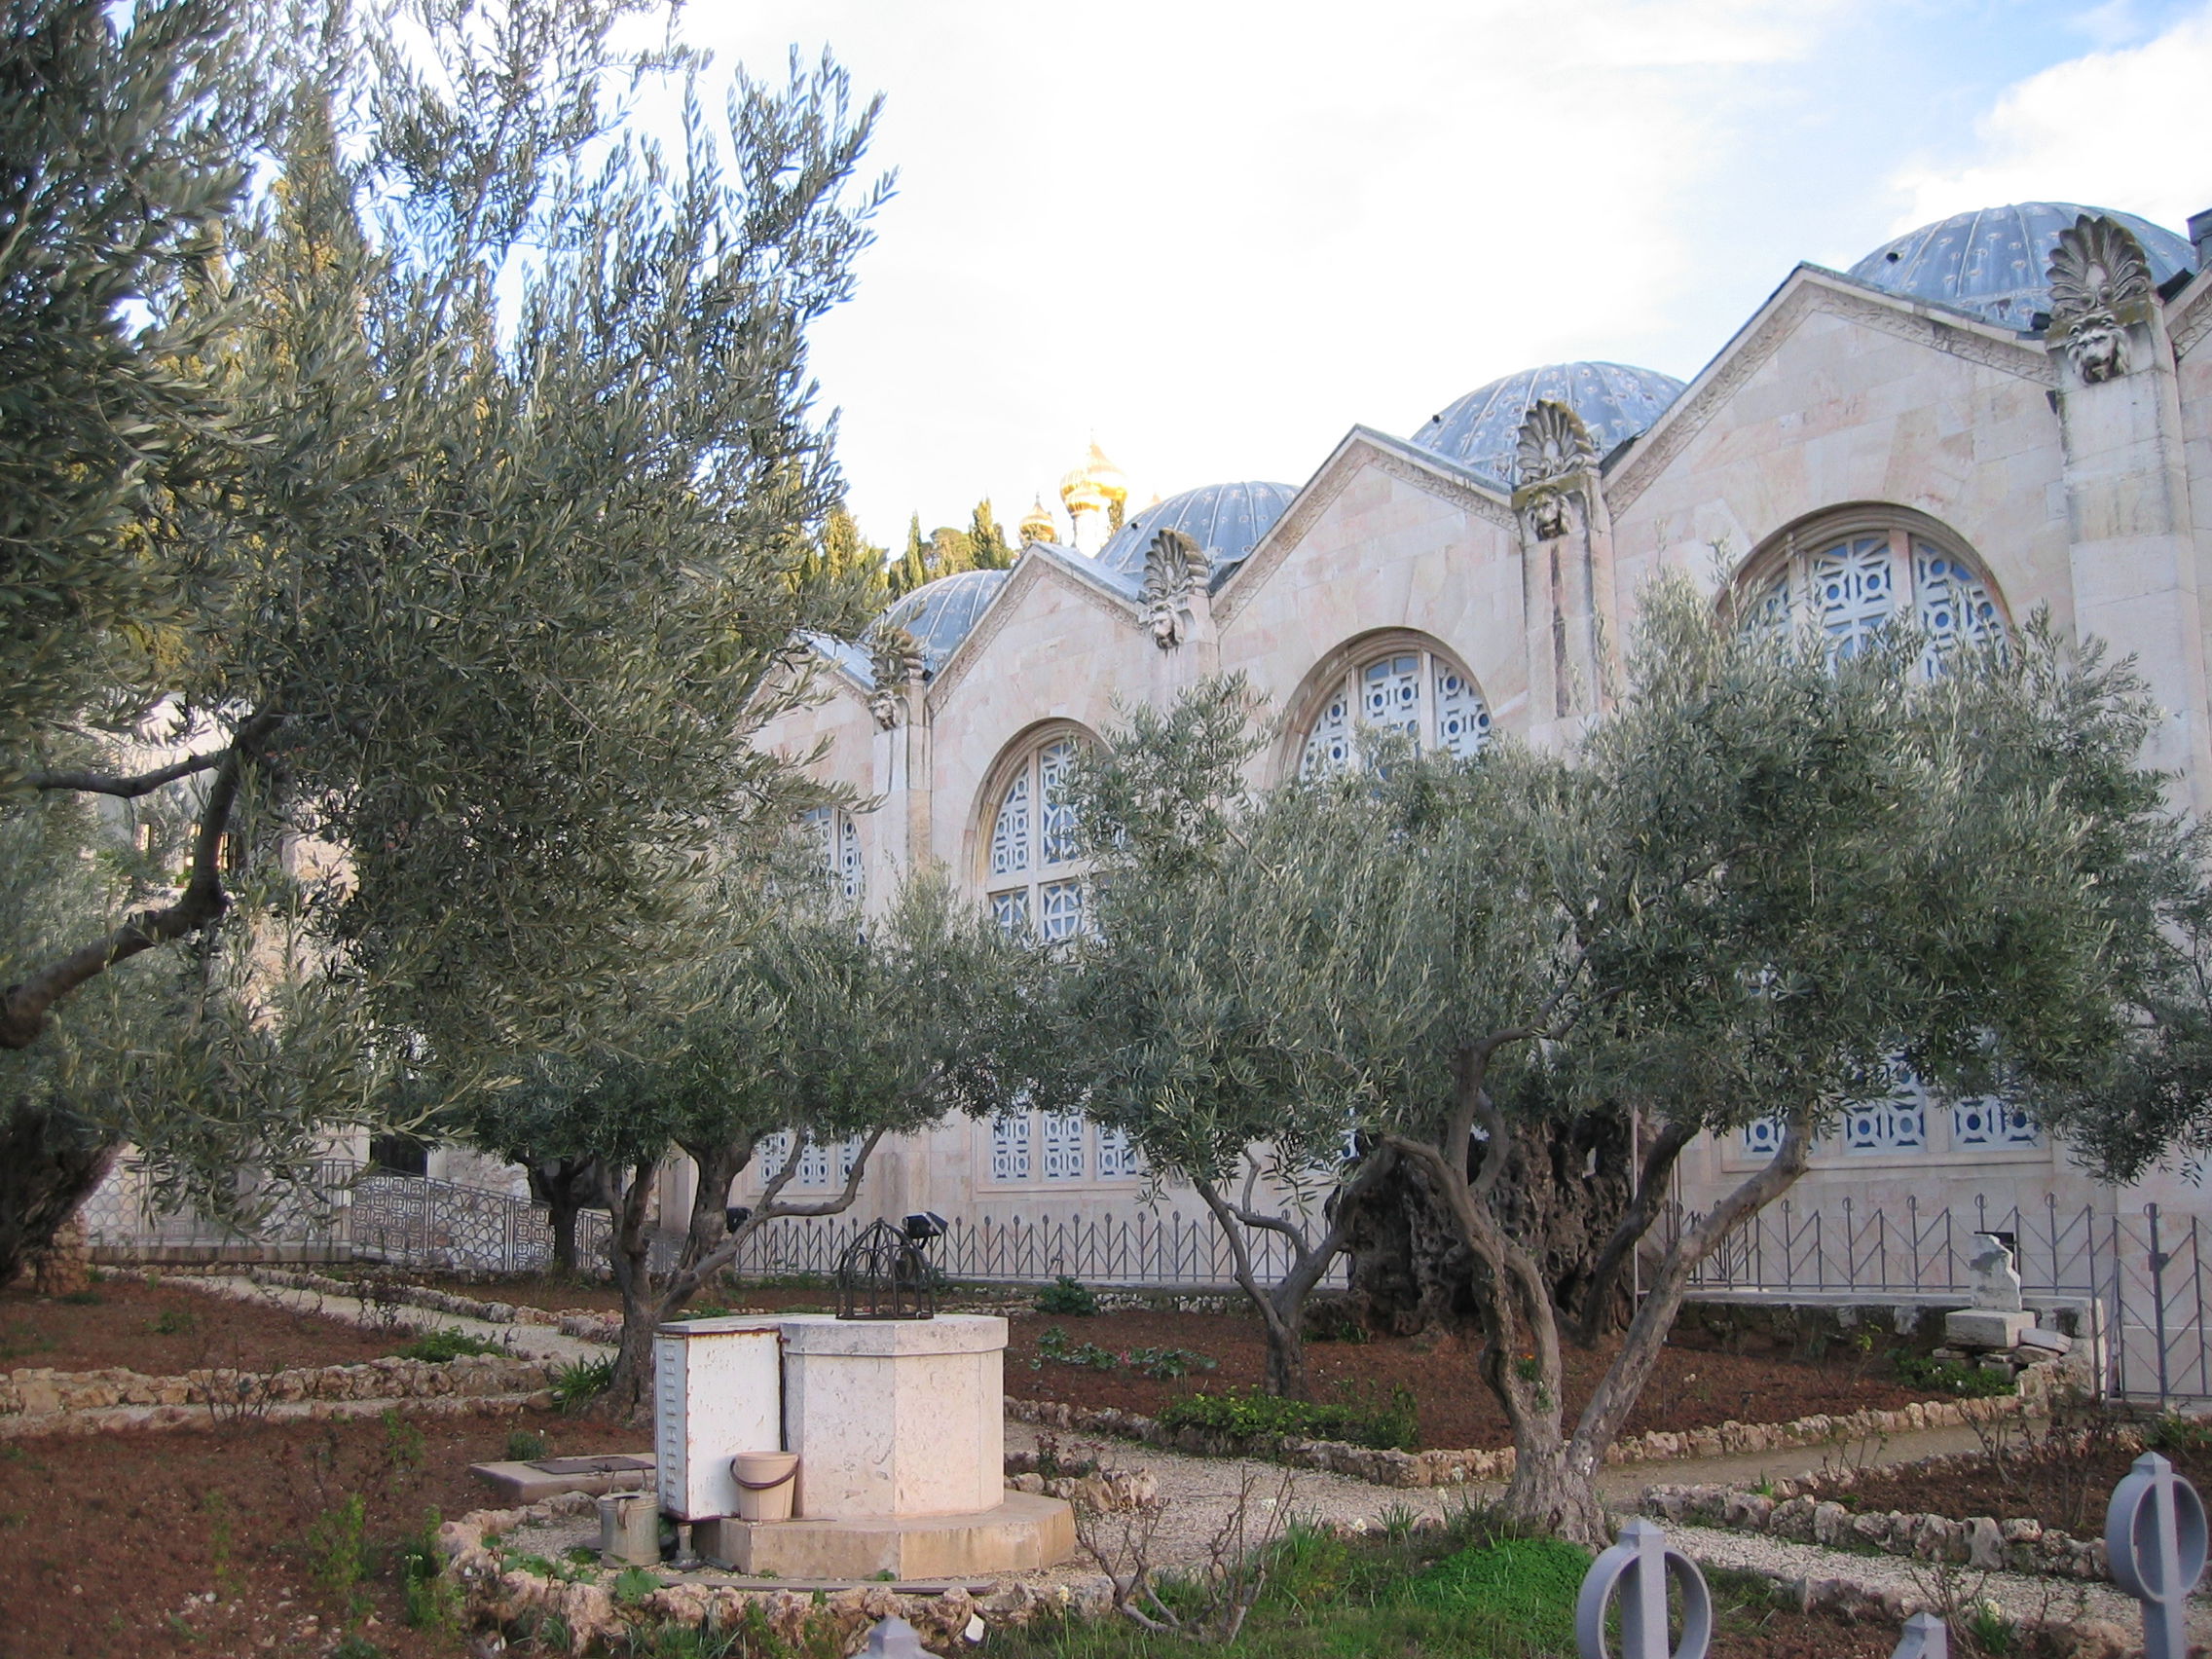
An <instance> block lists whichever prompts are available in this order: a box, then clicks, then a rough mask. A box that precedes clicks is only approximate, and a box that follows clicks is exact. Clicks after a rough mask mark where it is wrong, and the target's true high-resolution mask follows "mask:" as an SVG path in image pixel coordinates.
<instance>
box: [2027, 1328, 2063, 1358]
mask: <svg viewBox="0 0 2212 1659" xmlns="http://www.w3.org/2000/svg"><path fill="white" fill-rule="evenodd" d="M2019 1346H2021V1347H2023V1348H2025V1349H2027V1350H2028V1351H2029V1353H2030V1354H2031V1355H2032V1356H2034V1357H2037V1358H2041V1357H2042V1356H2043V1355H2045V1354H2048V1355H2050V1356H2052V1357H2053V1358H2057V1357H2061V1356H2063V1355H2066V1354H2069V1353H2072V1352H2073V1351H2074V1339H2073V1338H2072V1337H2070V1336H2068V1335H2066V1333H2065V1332H2063V1331H2046V1330H2045V1329H2043V1327H2042V1326H2040V1325H2031V1326H2029V1327H2028V1329H2026V1330H2024V1331H2022V1332H2021V1333H2020V1343H2019Z"/></svg>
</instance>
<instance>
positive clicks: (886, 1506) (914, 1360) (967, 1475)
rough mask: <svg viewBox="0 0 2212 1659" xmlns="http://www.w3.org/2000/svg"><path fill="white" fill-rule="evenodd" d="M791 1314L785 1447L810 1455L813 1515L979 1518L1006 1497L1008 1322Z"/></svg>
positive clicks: (805, 1484)
mask: <svg viewBox="0 0 2212 1659" xmlns="http://www.w3.org/2000/svg"><path fill="white" fill-rule="evenodd" d="M779 1323H780V1325H781V1327H782V1330H783V1340H784V1425H785V1432H786V1435H787V1437H788V1438H787V1440H786V1442H785V1449H786V1450H787V1451H791V1452H796V1453H797V1454H798V1514H799V1515H800V1516H801V1517H802V1518H803V1519H805V1520H808V1521H858V1520H868V1521H873V1520H877V1519H880V1518H883V1517H887V1516H897V1517H900V1518H902V1519H904V1518H908V1517H926V1516H972V1515H977V1514H980V1513H983V1512H985V1511H989V1510H992V1509H994V1508H995V1507H996V1506H997V1505H998V1503H999V1500H1000V1498H1001V1496H1002V1495H1003V1494H1004V1493H1005V1490H1006V1486H1005V1483H1006V1475H1005V1470H1006V1409H1005V1404H1004V1401H1005V1397H1006V1392H1005V1381H1004V1363H1005V1358H1006V1353H1005V1350H1006V1321H1005V1320H1004V1319H1002V1318H1000V1317H998V1316H997V1315H995V1314H983V1313H952V1314H940V1315H939V1316H938V1317H937V1318H935V1319H871V1320H860V1319H837V1318H832V1317H830V1316H828V1315H824V1314H812V1315H809V1314H793V1315H787V1316H786V1317H785V1318H783V1319H782V1320H781V1321H779ZM776 1570H778V1571H781V1570H782V1569H781V1568H777V1569H776ZM894 1570H903V1569H899V1568H894ZM952 1570H954V1571H968V1570H972V1569H970V1568H967V1567H956V1568H953V1569H952Z"/></svg>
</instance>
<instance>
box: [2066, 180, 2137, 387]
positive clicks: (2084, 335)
mask: <svg viewBox="0 0 2212 1659" xmlns="http://www.w3.org/2000/svg"><path fill="white" fill-rule="evenodd" d="M2048 276H2049V278H2050V338H2051V339H2052V340H2054V341H2057V342H2060V343H2061V344H2063V345H2064V346H2065V348H2066V355H2067V357H2068V359H2069V360H2070V361H2071V362H2072V363H2073V365H2074V368H2075V371H2076V372H2077V373H2078V374H2080V375H2081V377H2082V379H2083V381H2085V382H2087V383H2089V384H2090V385H2095V384H2096V383H2097V382H2099V381H2108V380H2113V379H2116V378H2118V377H2119V376H2120V375H2123V374H2125V373H2126V372H2127V325H2128V324H2129V323H2130V322H2135V321H2140V320H2142V318H2143V316H2144V315H2145V314H2146V313H2148V311H2149V309H2150V304H2151V296H2152V294H2153V292H2154V291H2155V287H2156V285H2155V284H2154V283H2153V282H2152V280H2151V261H2150V260H2149V258H2147V257H2146V256H2145V254H2144V252H2143V244H2142V243H2141V242H2139V241H2137V240H2135V238H2134V236H2133V235H2132V234H2131V233H2130V232H2129V231H2128V229H2127V227H2126V226H2124V225H2121V224H2120V223H2119V222H2118V221H2117V220H2114V219H2110V218H2107V217H2105V216H2104V215H2103V214H2095V215H2092V214H2088V213H2084V214H2083V215H2082V216H2081V217H2080V218H2079V219H2077V220H2075V221H2074V223H2073V225H2072V226H2070V227H2069V228H2068V229H2066V230H2063V231H2060V232H2059V233H2058V245H2057V246H2055V247H2053V248H2052V249H2051V250H2050V269H2049V272H2048Z"/></svg>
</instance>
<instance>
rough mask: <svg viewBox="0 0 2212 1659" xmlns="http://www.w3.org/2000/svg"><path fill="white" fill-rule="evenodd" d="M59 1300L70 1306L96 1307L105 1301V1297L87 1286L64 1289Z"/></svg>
mask: <svg viewBox="0 0 2212 1659" xmlns="http://www.w3.org/2000/svg"><path fill="white" fill-rule="evenodd" d="M61 1300H62V1301H64V1302H66V1303H68V1304H69V1306H70V1307H72V1308H97V1307H98V1306H99V1305H100V1304H101V1303H103V1302H105V1301H106V1300H107V1298H106V1297H104V1296H102V1295H101V1294H100V1293H99V1292H98V1291H96V1290H92V1289H90V1288H87V1289H84V1290H72V1291H65V1292H64V1293H63V1294H62V1297H61Z"/></svg>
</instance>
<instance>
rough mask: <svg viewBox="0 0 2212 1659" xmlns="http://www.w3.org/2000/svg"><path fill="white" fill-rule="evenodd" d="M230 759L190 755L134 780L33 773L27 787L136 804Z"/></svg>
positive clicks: (224, 754)
mask: <svg viewBox="0 0 2212 1659" xmlns="http://www.w3.org/2000/svg"><path fill="white" fill-rule="evenodd" d="M230 757H231V749H230V747H228V746H226V747H224V748H222V749H215V750H210V751H209V752H208V753H206V754H205V755H188V756H185V757H184V758H183V759H182V760H177V761H173V762H171V763H170V764H168V765H166V766H157V767H155V768H154V770H153V771H151V772H140V773H139V774H138V775H137V776H136V777H131V778H111V777H108V776H106V775H105V774H104V773H100V772H32V773H30V774H29V775H28V776H27V777H25V778H24V780H23V781H24V783H26V784H28V785H29V786H30V787H31V788H32V789H34V790H72V791H74V792H76V793H79V794H104V795H114V796H116V797H117V798H118V799H120V800H136V799H137V798H138V797H139V796H140V795H145V794H152V793H154V792H155V791H156V790H158V789H160V788H161V787H162V786H163V785H164V784H173V783H175V782H176V781H177V779H179V778H189V777H191V776H192V775H193V774H194V773H195V772H204V771H207V770H208V769H209V768H211V767H215V766H220V765H221V764H222V763H223V762H224V761H225V760H228V759H229V758H230Z"/></svg>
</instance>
